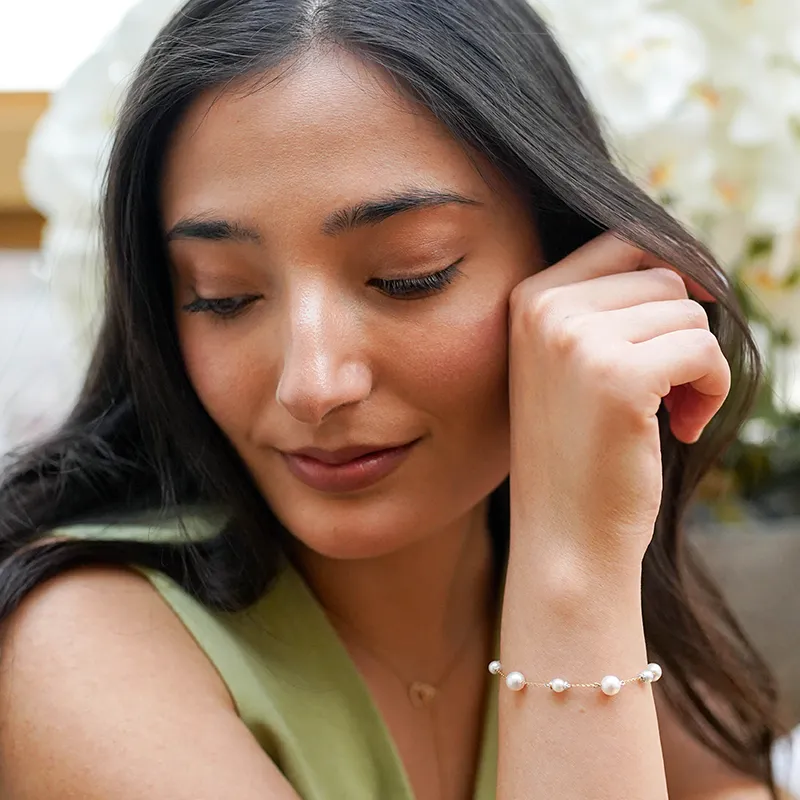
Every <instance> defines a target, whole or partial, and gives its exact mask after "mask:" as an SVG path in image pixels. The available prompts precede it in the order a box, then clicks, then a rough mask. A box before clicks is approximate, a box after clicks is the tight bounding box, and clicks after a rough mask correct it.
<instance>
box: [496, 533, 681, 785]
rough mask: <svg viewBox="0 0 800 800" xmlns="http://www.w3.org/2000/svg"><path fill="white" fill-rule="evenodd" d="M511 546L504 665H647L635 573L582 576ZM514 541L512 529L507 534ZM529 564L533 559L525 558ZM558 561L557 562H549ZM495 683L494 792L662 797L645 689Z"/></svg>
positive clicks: (585, 672) (577, 673)
mask: <svg viewBox="0 0 800 800" xmlns="http://www.w3.org/2000/svg"><path fill="white" fill-rule="evenodd" d="M520 538H521V539H522V540H523V541H522V544H519V543H517V544H512V552H511V557H510V560H509V567H508V576H507V582H506V592H505V600H504V610H503V621H502V648H501V649H502V653H501V660H502V663H503V671H504V672H509V671H512V670H518V671H520V672H522V673H523V674H524V675H525V677H526V679H527V680H529V681H536V682H539V681H548V680H550V679H551V678H555V677H563V678H565V679H567V680H569V681H571V682H573V683H591V682H594V681H599V680H601V679H602V678H603V677H604V676H605V675H609V674H611V675H616V676H617V677H619V678H621V679H624V678H632V677H634V676H636V675H637V674H638V673H639V672H641V671H642V670H643V669H644V668H645V666H646V665H647V654H646V647H645V639H644V632H643V626H642V616H641V584H640V576H639V575H638V574H631V575H630V576H629V577H626V578H623V579H620V577H619V575H616V574H615V575H614V576H613V577H610V576H609V577H608V578H604V577H602V570H594V572H596V573H601V574H600V575H596V576H594V577H591V578H589V577H587V575H588V574H589V572H588V571H578V570H576V569H574V568H571V567H569V566H565V565H563V563H562V564H558V565H557V564H556V562H555V561H554V560H550V557H549V556H548V557H547V559H548V561H547V562H546V563H545V561H543V560H538V561H537V558H536V554H535V553H527V552H520V549H523V550H524V549H527V548H528V547H529V546H530V547H531V548H533V545H528V544H526V543H525V540H526V539H527V537H525V536H522V537H520ZM512 539H513V537H512ZM531 565H533V566H531ZM557 567H561V569H559V568H557ZM498 680H499V681H500V682H501V685H500V686H499V691H500V706H499V711H500V716H499V726H500V727H499V763H498V787H497V798H498V800H523V798H524V799H525V800H528V799H529V798H533V799H535V800H538V798H542V799H543V800H544V799H545V798H547V800H549V798H556V797H557V798H560V799H561V800H584V799H585V798H592V800H611V799H612V798H613V800H664V798H666V797H667V790H666V782H665V777H664V768H663V760H662V754H661V746H660V742H659V735H658V723H657V718H656V711H655V706H654V702H653V690H652V687H651V686H649V685H646V684H641V683H636V684H631V685H625V686H623V687H622V690H621V691H620V693H619V694H617V695H616V696H614V697H606V696H605V695H604V694H603V693H602V692H601V691H600V690H599V689H582V688H572V689H569V690H567V691H566V692H564V693H562V694H555V693H554V692H552V691H551V690H549V689H546V688H533V687H527V688H525V689H524V690H523V691H521V692H512V691H510V690H509V689H507V688H506V686H505V685H504V684H503V683H502V680H501V679H498Z"/></svg>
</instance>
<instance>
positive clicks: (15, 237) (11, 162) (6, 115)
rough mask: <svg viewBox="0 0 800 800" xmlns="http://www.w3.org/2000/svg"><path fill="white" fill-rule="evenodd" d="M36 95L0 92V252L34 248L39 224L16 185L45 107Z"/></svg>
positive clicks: (43, 96) (44, 96) (44, 97)
mask: <svg viewBox="0 0 800 800" xmlns="http://www.w3.org/2000/svg"><path fill="white" fill-rule="evenodd" d="M48 99H49V97H48V95H47V94H45V93H39V92H0V248H36V247H37V246H38V244H39V240H40V236H41V229H42V224H43V220H42V218H41V217H40V216H39V215H38V214H37V213H36V212H35V211H33V209H31V208H30V207H29V205H28V203H27V201H26V199H25V193H24V192H23V189H22V184H21V182H20V176H19V171H20V166H21V164H22V159H23V157H24V155H25V149H26V147H27V141H28V137H29V136H30V134H31V131H32V130H33V126H34V125H35V123H36V120H37V119H38V118H39V117H40V116H41V115H42V113H43V112H44V110H45V108H46V107H47V103H48Z"/></svg>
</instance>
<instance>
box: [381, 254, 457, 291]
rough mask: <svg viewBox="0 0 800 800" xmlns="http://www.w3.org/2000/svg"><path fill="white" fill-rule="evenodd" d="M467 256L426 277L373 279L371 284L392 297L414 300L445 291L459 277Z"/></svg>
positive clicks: (427, 274)
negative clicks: (460, 267)
mask: <svg viewBox="0 0 800 800" xmlns="http://www.w3.org/2000/svg"><path fill="white" fill-rule="evenodd" d="M465 258H466V256H462V257H461V258H459V259H458V260H457V261H454V262H453V263H452V264H450V265H449V266H447V267H445V268H444V269H441V270H437V271H436V272H429V273H426V274H425V275H412V276H410V277H407V278H373V279H372V280H371V281H370V283H371V284H372V285H373V286H375V287H376V288H378V289H380V290H381V291H382V292H384V293H385V294H387V295H389V296H390V297H391V296H393V297H396V298H400V299H403V298H406V299H414V298H415V297H420V296H426V295H431V294H435V293H438V292H441V291H443V290H444V289H445V288H446V287H447V286H448V285H449V284H451V283H452V282H453V281H454V280H455V279H456V278H457V277H458V276H459V275H461V274H462V273H461V270H459V268H458V267H459V265H460V264H461V263H462V262H463V261H464V259H465Z"/></svg>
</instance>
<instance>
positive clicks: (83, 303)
mask: <svg viewBox="0 0 800 800" xmlns="http://www.w3.org/2000/svg"><path fill="white" fill-rule="evenodd" d="M181 3H182V0H143V2H140V3H139V4H138V5H136V6H134V7H133V8H132V9H131V10H130V11H129V12H128V13H127V15H126V16H125V17H124V18H123V19H122V21H121V22H120V24H119V26H118V27H117V28H116V29H115V30H114V31H113V32H112V33H111V34H110V35H109V36H108V37H107V38H106V40H105V41H104V42H103V44H102V45H101V47H100V48H99V50H98V51H97V52H95V53H93V54H91V55H90V56H89V57H88V58H87V59H86V61H84V62H83V63H82V64H81V65H80V66H79V67H78V69H77V70H76V71H75V72H74V73H73V74H72V75H71V76H70V78H69V79H68V80H67V81H66V83H65V84H64V86H63V87H62V88H61V89H60V90H59V91H58V92H56V93H55V94H54V96H53V99H52V102H51V104H50V107H49V109H48V111H47V112H46V113H45V114H44V116H43V117H42V118H41V119H40V120H39V122H38V124H37V126H36V128H35V130H34V132H33V135H32V137H31V140H30V143H29V146H28V152H27V156H26V159H25V162H24V164H23V169H22V179H23V183H24V186H25V189H26V192H27V195H28V198H29V200H30V202H31V204H32V205H33V206H34V207H35V208H36V209H38V210H39V211H40V212H41V213H42V214H43V215H44V216H45V217H46V219H47V224H46V227H45V231H44V237H43V242H42V258H43V272H44V274H45V275H46V276H47V277H48V279H49V280H50V281H51V284H52V289H53V295H54V296H55V297H56V298H58V299H59V301H60V302H61V304H62V305H63V306H64V307H65V309H66V310H67V312H68V313H69V314H70V316H71V318H72V319H73V321H74V323H75V325H76V328H77V334H78V336H79V337H81V338H83V340H84V342H85V347H84V350H83V353H84V356H86V355H88V351H89V343H90V341H91V338H92V336H93V334H94V330H95V325H96V322H97V317H98V311H99V309H100V306H101V298H102V287H103V282H102V257H101V248H100V242H99V219H98V206H99V200H100V190H101V184H102V178H103V174H104V171H105V167H106V163H107V157H108V150H109V146H110V137H111V130H112V127H113V124H114V120H115V117H116V115H117V110H118V107H119V103H120V101H121V99H122V97H123V95H124V93H125V90H126V88H127V85H128V80H129V79H130V77H131V75H132V73H133V71H134V69H135V68H136V65H137V64H138V63H139V61H140V60H141V58H142V56H143V55H144V53H145V51H146V50H147V48H148V47H149V45H150V44H151V42H152V41H153V39H154V38H155V36H156V34H157V33H158V31H159V30H160V28H161V27H162V26H163V24H164V23H165V22H166V20H167V19H168V18H169V17H170V16H171V14H172V13H173V12H174V10H175V9H176V8H177V7H178V6H179V5H181Z"/></svg>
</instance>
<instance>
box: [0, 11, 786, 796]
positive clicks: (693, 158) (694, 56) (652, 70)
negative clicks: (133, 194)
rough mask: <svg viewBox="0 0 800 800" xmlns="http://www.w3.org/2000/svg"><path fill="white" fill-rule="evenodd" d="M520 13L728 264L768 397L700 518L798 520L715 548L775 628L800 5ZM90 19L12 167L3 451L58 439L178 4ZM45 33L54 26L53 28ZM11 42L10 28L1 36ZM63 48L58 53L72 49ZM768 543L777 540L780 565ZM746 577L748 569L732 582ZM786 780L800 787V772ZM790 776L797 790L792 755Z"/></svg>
mask: <svg viewBox="0 0 800 800" xmlns="http://www.w3.org/2000/svg"><path fill="white" fill-rule="evenodd" d="M529 1H530V2H531V3H532V5H533V6H534V7H535V8H536V9H537V10H538V11H540V12H541V13H542V15H543V16H544V17H545V19H546V20H547V21H548V22H549V23H550V25H551V27H552V29H553V30H554V32H555V34H556V36H557V38H558V39H559V41H560V43H561V45H562V47H563V49H564V50H565V52H566V54H567V56H568V57H569V59H570V60H571V62H572V64H573V66H574V68H575V70H576V72H577V73H578V75H579V77H580V78H581V80H582V82H583V84H584V86H585V88H586V92H587V94H588V96H589V98H590V99H591V101H592V102H593V104H594V106H595V108H596V110H597V112H598V114H599V116H600V118H601V120H602V123H603V125H604V127H605V130H606V134H607V136H608V140H609V142H610V143H611V145H612V148H613V152H614V153H615V157H616V159H617V160H618V162H619V163H620V165H621V166H622V167H623V168H624V169H625V170H626V171H627V172H628V173H629V174H630V175H631V176H632V177H634V178H635V180H637V181H638V182H639V183H640V184H641V185H642V186H643V187H644V188H645V189H646V190H647V191H648V192H649V193H650V194H651V195H652V196H653V197H654V198H656V199H657V200H658V201H659V202H661V203H662V204H664V205H665V206H666V207H667V208H669V209H670V210H671V211H672V212H673V213H674V214H675V215H676V216H677V217H678V218H679V219H681V220H682V221H683V222H684V223H685V224H686V225H687V226H688V227H689V228H691V229H692V230H693V231H694V232H695V233H696V234H697V235H698V236H699V237H701V238H702V239H703V240H704V241H705V242H706V243H707V244H708V245H709V247H710V248H711V249H712V251H713V252H714V253H715V254H716V255H717V257H718V258H719V260H720V263H721V264H722V266H723V267H724V269H725V270H726V271H727V273H728V274H729V275H730V277H731V280H732V281H733V282H734V284H735V286H736V289H737V292H738V294H739V296H740V298H741V301H742V303H743V304H744V307H745V309H746V310H747V313H748V316H749V318H750V321H751V324H752V327H753V330H754V332H755V334H756V337H757V340H758V342H759V345H760V347H761V350H762V353H763V355H764V357H765V360H766V363H767V365H768V371H769V374H768V378H769V380H768V384H767V385H766V386H765V389H764V391H763V393H762V396H761V398H760V400H759V404H758V407H757V409H756V411H755V413H754V415H753V416H752V419H751V420H750V421H749V423H748V424H747V425H746V426H745V428H744V429H743V430H742V433H741V436H740V438H739V441H738V442H737V443H736V445H735V446H734V447H733V448H732V449H731V450H730V452H729V453H728V454H727V456H726V458H725V460H724V461H723V462H722V463H720V464H719V465H718V468H717V469H716V470H715V471H714V472H713V473H712V474H711V475H710V476H709V478H708V480H707V481H706V483H705V485H704V487H703V492H702V496H701V497H700V498H699V500H700V502H699V503H698V504H697V515H698V519H699V520H702V521H705V522H708V521H709V520H723V521H726V522H729V523H730V522H731V521H735V520H739V521H741V520H743V519H750V520H753V519H756V520H761V521H762V522H768V521H769V520H770V519H777V518H783V519H794V523H793V524H794V528H793V530H792V532H791V533H790V534H789V535H788V538H784V539H781V542H783V543H782V544H781V545H780V547H782V548H784V550H782V551H779V552H778V555H775V551H774V550H772V551H766V550H763V548H762V549H756V548H753V549H748V548H750V547H751V544H748V542H751V541H752V540H751V539H742V540H741V542H744V544H740V545H735V544H731V543H732V542H735V539H734V536H733V534H730V538H728V539H727V540H725V542H724V546H723V548H722V549H720V550H718V553H723V554H725V553H728V551H730V550H731V548H733V549H735V547H739V548H740V549H739V550H738V551H737V552H738V553H739V554H740V555H739V556H737V558H738V559H739V560H738V561H736V560H735V559H734V560H730V562H729V564H730V565H733V566H729V567H726V569H728V572H727V573H725V574H727V575H728V576H740V575H747V576H748V577H747V578H746V580H748V579H749V580H753V575H754V574H755V573H754V572H753V570H754V569H756V567H757V566H758V564H759V563H762V564H763V565H764V566H763V571H762V573H761V576H760V578H757V579H755V582H756V585H757V586H760V587H761V593H760V595H759V600H758V602H759V603H760V605H758V608H755V606H754V608H753V609H749V610H748V607H746V603H745V601H742V602H741V603H740V609H741V610H742V613H743V614H744V616H745V617H747V615H748V614H750V620H751V624H752V627H753V628H754V629H757V628H758V627H759V621H760V620H761V619H762V617H761V616H759V615H763V619H765V620H773V619H774V617H775V613H773V610H772V609H774V608H780V609H781V610H782V611H785V608H786V601H785V600H784V599H781V598H780V596H779V595H780V593H779V592H777V593H776V592H772V593H771V594H770V593H769V592H766V591H765V588H771V581H772V578H773V577H774V576H775V574H776V572H777V567H776V566H775V564H779V563H780V562H784V567H785V562H786V560H787V558H788V559H789V561H790V563H791V558H792V557H791V556H786V555H783V556H781V555H780V553H781V552H782V553H784V554H786V553H794V554H795V558H794V574H797V573H798V571H800V570H798V567H799V566H800V565H798V563H797V561H798V559H797V557H796V556H797V554H799V553H800V550H798V546H797V543H798V540H800V529H799V528H798V520H800V2H798V0H604V2H602V3H597V2H588V0H529ZM83 2H84V4H85V5H86V9H87V11H88V10H89V6H92V9H91V11H90V12H89V15H88V16H87V20H91V21H92V22H93V23H94V27H93V28H92V30H91V32H90V33H87V31H83V32H82V33H83V36H84V38H83V39H82V40H81V42H80V43H79V44H78V45H76V47H75V48H73V51H72V52H73V53H74V54H75V53H79V55H80V57H79V58H76V59H75V63H74V65H70V67H69V68H68V69H66V70H65V72H64V74H63V75H61V76H60V77H59V79H58V80H57V81H53V82H52V83H53V85H47V86H36V87H34V88H45V89H47V90H51V89H53V90H54V91H52V92H49V93H48V97H47V102H46V110H45V111H44V113H43V114H42V116H41V117H40V118H39V120H38V122H37V124H36V126H35V128H34V129H33V130H32V132H31V135H30V139H29V141H28V143H27V145H26V148H25V155H24V159H22V163H21V171H20V175H21V185H22V187H23V188H24V194H25V198H26V201H27V203H29V204H30V206H32V207H33V208H35V209H37V210H38V212H39V213H40V214H41V215H42V217H43V218H44V221H45V224H44V229H43V232H42V237H41V242H40V243H39V245H38V246H37V248H36V251H35V253H33V254H32V255H30V256H29V258H28V259H27V261H25V263H26V264H28V263H29V264H30V265H31V274H34V275H35V276H36V278H35V281H36V285H34V284H31V283H30V282H26V283H25V286H24V289H22V288H19V287H16V288H15V281H17V282H18V283H20V286H21V279H20V278H19V275H20V274H21V273H20V270H19V264H20V263H22V261H23V260H24V258H23V256H22V255H21V254H19V253H16V254H13V255H11V256H9V255H7V256H6V262H7V264H12V265H13V264H16V265H17V268H16V270H15V269H5V270H0V289H2V294H0V312H2V313H0V333H2V335H3V337H4V339H3V340H0V357H2V358H3V359H4V361H5V363H6V365H7V368H6V369H5V370H4V373H5V377H4V378H3V381H2V384H0V450H6V449H7V448H8V447H10V446H11V445H15V444H19V443H20V442H22V441H25V440H27V439H30V438H32V437H34V436H37V435H40V434H41V433H43V432H44V431H45V430H47V429H48V428H49V427H52V426H53V425H55V424H56V422H57V420H58V418H59V417H60V415H61V414H63V412H64V411H65V410H66V409H67V408H68V407H69V403H70V401H71V400H72V398H73V397H74V395H75V392H76V391H77V389H78V386H79V384H80V376H81V374H82V372H83V370H84V369H85V366H86V363H87V359H88V355H89V352H90V349H91V343H92V341H93V338H94V336H95V335H96V330H97V322H98V311H99V308H100V304H101V298H102V291H103V281H102V273H103V264H102V255H101V251H100V247H99V236H98V219H97V203H98V197H99V192H100V186H101V179H102V175H103V169H104V165H105V161H106V158H107V154H108V148H109V137H110V132H111V129H112V127H113V124H114V120H115V117H116V114H117V110H118V108H119V103H120V99H121V97H122V96H123V94H124V92H125V89H126V86H127V82H128V80H129V78H130V76H131V74H132V72H133V70H134V69H135V67H136V64H137V62H138V60H139V59H140V58H141V56H142V54H143V53H144V51H145V49H146V48H147V47H148V45H149V43H150V42H151V41H152V39H153V38H154V36H155V35H156V33H157V31H158V30H159V28H160V27H161V25H162V24H163V23H164V22H165V21H166V19H167V18H168V17H169V16H170V15H171V14H172V13H173V12H174V10H175V9H176V8H177V7H178V6H179V5H180V3H179V2H178V1H177V0H138V2H137V1H136V0H97V1H96V2H95V3H94V4H93V3H92V2H90V0H83ZM37 4H38V5H40V6H42V9H43V11H44V6H47V5H48V3H47V2H46V0H30V4H26V6H25V7H24V8H21V9H18V10H15V11H14V12H11V13H12V15H13V14H18V15H19V14H25V13H27V14H28V20H29V21H28V22H26V23H25V25H34V24H35V23H34V22H33V16H34V13H35V9H33V6H36V5H37ZM50 5H51V6H52V8H53V9H56V4H55V3H50ZM69 5H70V7H71V6H72V4H69ZM48 8H49V6H48ZM58 8H59V9H62V11H63V10H64V9H65V8H66V4H65V5H64V6H61V5H60V4H59V5H58ZM32 9H33V10H32ZM53 13H55V12H53ZM64 13H66V12H64ZM69 13H70V14H71V15H72V16H74V14H75V13H76V12H75V11H74V10H71V11H70V12H69ZM3 15H4V16H5V15H6V12H5V11H4V12H3ZM45 16H46V17H47V18H48V19H50V20H51V27H52V24H53V23H52V13H50V12H49V11H48V13H47V14H45ZM64 19H65V20H66V19H67V18H66V17H65V18H64ZM12 22H13V16H12ZM89 27H91V26H89ZM12 29H13V25H11V26H6V31H7V33H6V36H7V37H8V36H9V34H8V31H10V30H12ZM87 30H88V28H87ZM101 32H102V35H100V33H101ZM90 34H91V35H90ZM1 35H2V34H0V36H1ZM55 35H56V36H59V33H58V32H56V33H55ZM62 39H63V37H61V39H58V42H56V40H55V39H54V40H53V42H52V46H53V47H54V46H55V45H56V43H58V44H59V46H62V45H63V44H64V42H63V41H62ZM13 45H14V42H12V41H11V40H10V39H9V40H8V41H6V42H2V41H0V77H2V74H1V73H2V70H3V69H4V68H5V69H9V67H8V64H5V65H4V62H3V57H4V56H3V55H2V54H3V53H5V54H6V57H7V54H8V52H9V47H12V46H13ZM4 48H5V49H4ZM81 48H83V50H81ZM19 52H22V50H21V49H20V50H19ZM38 58H39V61H38V62H36V64H33V63H32V64H31V69H33V68H34V67H35V66H36V67H38V66H39V62H41V63H44V62H46V50H45V49H40V51H39V56H38ZM61 78H63V80H62V79H61ZM2 133H3V129H2V120H1V119H0V135H2ZM0 166H1V165H0ZM1 182H2V169H0V183H1ZM0 189H2V186H0ZM0 212H2V192H1V191H0ZM0 223H2V218H1V217H0ZM0 246H2V224H0ZM26 269H27V267H26ZM14 276H17V277H16V278H15V277H14ZM37 286H38V287H39V288H37ZM45 295H46V297H47V302H46V303H45V300H44V298H45ZM23 296H24V297H29V298H34V301H30V300H25V299H24V298H23ZM3 304H4V305H3ZM31 308H33V309H34V310H35V313H32V312H31V311H30V309H31ZM23 330H25V331H28V332H32V331H34V330H35V331H37V332H38V334H39V335H38V337H36V336H32V335H29V333H20V331H23ZM15 331H16V333H15ZM3 341H5V350H3V345H2V342H3ZM37 342H39V343H43V344H36V343H37ZM37 348H38V349H37ZM34 367H35V368H36V369H34ZM8 376H12V377H11V378H9V377H8ZM9 387H10V388H9ZM4 437H5V438H4ZM729 529H730V526H729ZM775 542H777V534H775V536H774V537H773V543H772V545H771V546H772V547H773V548H775V547H777V545H776V544H775ZM712 544H714V543H713V542H712ZM714 546H716V545H714ZM712 550H713V547H712V548H711V549H710V550H709V552H711V551H712ZM766 552H769V553H771V557H772V558H773V560H772V561H769V560H768V559H767V558H766V556H765V555H764V553H766ZM742 554H744V555H742ZM759 559H761V561H759ZM722 560H724V559H722ZM722 560H720V561H719V563H722ZM745 562H746V566H747V568H748V570H749V572H742V571H739V572H737V571H736V570H738V569H739V567H740V565H741V564H742V563H745ZM767 565H769V566H767ZM723 572H724V570H723ZM731 579H732V580H736V579H738V578H736V579H734V578H731ZM790 589H791V591H792V592H794V583H793V582H792V584H791V587H790ZM770 602H772V605H770ZM794 607H795V608H797V604H796V602H795V606H794ZM754 609H755V610H754ZM794 621H795V623H796V618H795V619H794ZM762 627H764V628H765V629H766V628H767V627H769V623H765V624H764V625H763V626H762ZM795 630H796V625H795ZM762 643H763V644H764V646H765V648H766V649H767V650H769V649H770V647H772V648H773V649H772V653H773V655H776V661H780V658H784V657H785V661H781V662H780V664H779V665H778V669H779V670H780V669H783V670H784V673H785V675H784V680H785V682H786V683H787V684H793V685H794V686H797V684H798V680H800V661H799V660H798V655H800V643H798V642H797V640H796V638H795V641H794V643H791V642H790V643H788V644H786V643H784V644H783V645H774V646H773V645H771V644H770V643H769V642H768V641H767V640H766V639H763V640H762ZM781 646H784V650H783V651H781V650H780V647H781ZM796 697H797V700H796V701H795V702H796V705H797V709H798V710H800V694H796ZM794 768H795V770H796V772H797V774H796V775H795V777H794V779H793V780H795V781H796V782H797V786H798V790H800V764H798V763H795V767H794ZM783 769H784V772H785V776H784V778H785V780H789V778H787V777H786V775H788V770H790V769H791V767H790V766H789V762H788V754H786V755H785V758H784V767H783Z"/></svg>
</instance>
